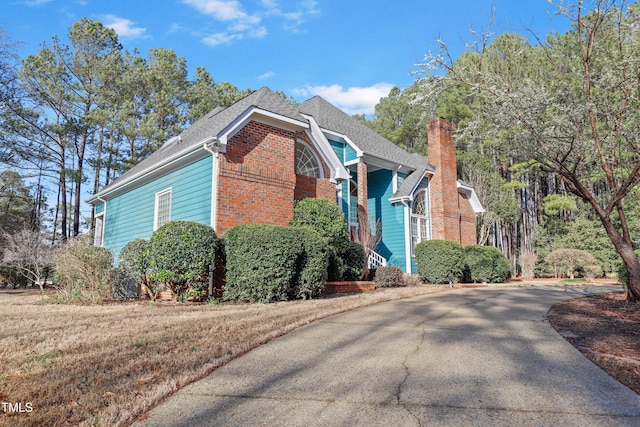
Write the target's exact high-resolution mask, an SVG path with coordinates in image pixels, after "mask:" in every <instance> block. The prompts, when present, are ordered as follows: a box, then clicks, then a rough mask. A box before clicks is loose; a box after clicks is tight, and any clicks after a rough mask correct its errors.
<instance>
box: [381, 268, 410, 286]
mask: <svg viewBox="0 0 640 427" xmlns="http://www.w3.org/2000/svg"><path fill="white" fill-rule="evenodd" d="M375 282H376V287H378V288H395V287H399V286H406V283H404V273H403V272H402V270H401V269H400V268H399V267H394V266H387V267H378V268H377V269H376V279H375Z"/></svg>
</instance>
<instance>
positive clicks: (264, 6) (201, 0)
mask: <svg viewBox="0 0 640 427" xmlns="http://www.w3.org/2000/svg"><path fill="white" fill-rule="evenodd" d="M182 3H184V4H186V5H189V6H191V7H193V8H194V9H195V10H197V11H198V12H200V13H201V14H203V15H206V16H209V17H211V18H213V19H214V20H215V21H218V22H222V23H224V24H225V25H226V28H225V29H224V31H218V32H216V33H214V34H212V35H210V36H208V37H205V38H204V39H202V41H203V42H204V43H205V44H208V45H210V46H219V45H222V44H230V43H232V42H233V41H235V40H241V39H244V38H254V39H260V38H264V37H266V36H267V34H268V33H269V31H268V29H267V27H266V26H265V25H264V24H263V23H262V22H263V18H264V17H269V16H271V17H273V16H275V17H279V18H281V19H283V20H284V21H285V25H284V27H285V28H286V29H288V30H293V31H294V32H299V31H298V27H299V26H300V25H301V24H302V23H303V22H304V21H306V19H307V17H308V16H309V15H313V14H316V13H319V11H318V9H317V7H316V4H317V3H316V1H315V0H303V1H298V2H297V3H295V5H294V6H293V11H283V10H282V9H281V8H280V5H279V2H278V1H277V0H261V2H260V3H259V6H258V9H259V10H255V11H254V12H253V13H247V12H246V11H245V8H244V7H243V5H242V4H241V2H240V1H238V0H182Z"/></svg>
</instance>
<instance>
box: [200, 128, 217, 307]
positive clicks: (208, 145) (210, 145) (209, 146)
mask: <svg viewBox="0 0 640 427" xmlns="http://www.w3.org/2000/svg"><path fill="white" fill-rule="evenodd" d="M202 148H204V149H205V151H207V152H209V153H211V157H212V159H213V160H212V162H213V163H212V165H211V228H213V229H214V230H215V228H216V221H217V208H218V156H219V154H220V141H218V138H213V139H212V140H211V141H205V142H204V143H203V144H202ZM214 274H215V263H214V264H210V265H209V289H208V297H209V299H211V298H212V297H213V280H214Z"/></svg>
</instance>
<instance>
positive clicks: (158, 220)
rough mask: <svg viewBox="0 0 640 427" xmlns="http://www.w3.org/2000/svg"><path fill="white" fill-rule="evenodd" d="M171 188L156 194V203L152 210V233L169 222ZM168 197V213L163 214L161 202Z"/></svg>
mask: <svg viewBox="0 0 640 427" xmlns="http://www.w3.org/2000/svg"><path fill="white" fill-rule="evenodd" d="M171 193H172V188H167V189H165V190H162V191H158V192H157V193H156V201H155V206H154V209H153V231H156V230H157V229H158V228H160V227H162V226H163V225H165V224H166V223H167V222H169V221H171V198H172V194H171ZM167 196H168V203H167V204H166V206H167V210H168V212H163V211H162V209H163V208H164V204H163V202H164V201H165V200H166V198H167Z"/></svg>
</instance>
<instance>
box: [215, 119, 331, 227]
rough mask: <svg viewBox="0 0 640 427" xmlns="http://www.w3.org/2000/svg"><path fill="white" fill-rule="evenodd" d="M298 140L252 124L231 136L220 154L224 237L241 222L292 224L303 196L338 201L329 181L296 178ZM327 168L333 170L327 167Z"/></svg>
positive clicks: (220, 216) (219, 202)
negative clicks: (295, 211)
mask: <svg viewBox="0 0 640 427" xmlns="http://www.w3.org/2000/svg"><path fill="white" fill-rule="evenodd" d="M296 137H300V134H298V135H296V133H295V132H291V131H287V130H284V129H279V128H276V127H273V126H269V125H266V124H262V123H258V122H249V123H248V124H247V125H246V126H245V127H244V128H242V130H240V132H238V133H237V134H236V135H235V136H234V137H233V138H231V140H230V141H229V143H228V144H227V149H226V152H225V153H220V156H219V160H220V163H219V173H218V198H217V213H216V218H217V224H216V226H215V230H216V233H218V235H222V234H224V232H225V231H227V230H228V229H230V228H231V227H234V226H236V225H238V224H247V223H262V224H273V225H287V224H288V223H289V221H290V220H291V218H292V217H293V201H294V200H295V199H297V198H302V197H327V198H328V199H330V200H335V199H336V193H335V186H333V185H332V184H331V183H330V182H329V180H328V179H315V178H309V177H302V178H300V177H299V176H296V173H295V153H296V150H295V141H296ZM323 169H325V170H327V171H328V168H327V167H326V165H324V164H323ZM306 178H309V179H306Z"/></svg>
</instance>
